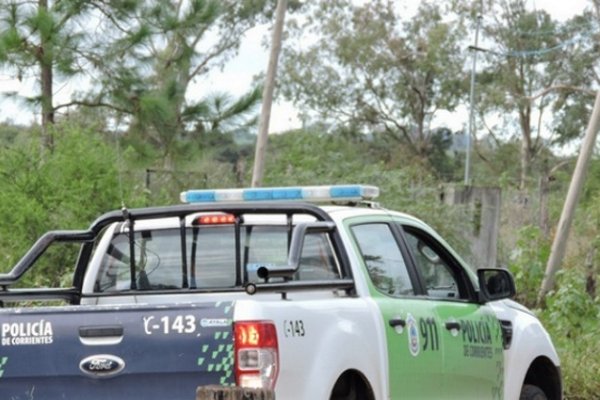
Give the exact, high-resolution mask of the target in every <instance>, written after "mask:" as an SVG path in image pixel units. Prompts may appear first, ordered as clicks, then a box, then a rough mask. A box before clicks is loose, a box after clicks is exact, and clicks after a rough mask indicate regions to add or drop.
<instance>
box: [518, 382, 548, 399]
mask: <svg viewBox="0 0 600 400" xmlns="http://www.w3.org/2000/svg"><path fill="white" fill-rule="evenodd" d="M519 400H548V397H547V396H546V393H544V391H543V390H542V389H540V388H539V387H537V386H535V385H523V388H522V389H521V396H519Z"/></svg>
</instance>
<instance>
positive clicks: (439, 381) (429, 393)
mask: <svg viewBox="0 0 600 400" xmlns="http://www.w3.org/2000/svg"><path fill="white" fill-rule="evenodd" d="M353 221H361V220H360V219H358V220H353ZM350 231H351V232H352V235H353V236H354V240H355V244H356V247H357V250H358V253H359V254H360V255H361V257H362V263H363V267H364V268H365V270H366V273H367V275H368V276H369V277H370V292H371V296H372V297H373V299H374V300H375V301H376V302H377V304H378V306H379V308H380V310H381V314H382V316H383V322H384V329H385V339H386V340H387V349H388V351H387V357H388V374H389V377H388V382H389V393H390V398H392V399H439V398H440V395H441V394H442V393H443V376H442V372H443V370H442V367H443V342H442V341H441V340H440V334H441V329H442V328H441V327H440V326H439V325H438V323H437V319H436V314H435V308H434V305H433V303H432V302H429V301H427V300H424V299H419V298H418V297H416V296H415V293H416V291H415V289H414V282H415V277H414V276H412V275H411V274H412V272H411V271H410V270H409V269H408V268H407V263H406V262H405V259H404V256H403V252H402V251H401V245H400V242H399V241H398V235H397V232H395V231H394V229H393V227H392V225H391V224H390V223H389V222H384V221H381V222H354V223H353V224H352V225H351V226H350ZM374 340H375V339H374Z"/></svg>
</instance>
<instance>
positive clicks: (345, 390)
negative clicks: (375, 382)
mask: <svg viewBox="0 0 600 400" xmlns="http://www.w3.org/2000/svg"><path fill="white" fill-rule="evenodd" d="M373 399H374V396H373V391H372V390H371V388H370V387H369V385H368V384H367V383H366V382H365V380H364V378H363V376H362V374H360V373H358V372H355V371H347V372H346V373H344V374H343V375H342V376H341V377H340V378H339V379H338V381H337V382H336V384H335V386H334V387H333V390H332V392H331V397H330V400H373Z"/></svg>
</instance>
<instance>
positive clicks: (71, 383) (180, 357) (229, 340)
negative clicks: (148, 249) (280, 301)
mask: <svg viewBox="0 0 600 400" xmlns="http://www.w3.org/2000/svg"><path fill="white" fill-rule="evenodd" d="M232 308H233V305H232V303H231V302H222V303H203V304H190V305H181V306H162V307H161V306H157V307H149V306H79V307H77V308H76V309H75V308H72V307H62V308H52V309H43V308H42V309H39V308H36V309H21V310H19V312H15V309H11V310H9V309H6V310H2V311H1V314H0V318H1V320H2V321H3V322H2V323H1V324H0V333H1V342H0V344H1V346H0V392H1V393H2V396H1V397H2V398H6V399H12V400H26V399H46V400H54V399H66V400H68V399H70V400H77V399H89V400H94V399H146V400H164V399H181V400H183V399H186V400H188V399H193V398H195V393H196V388H197V387H198V386H200V385H209V384H221V385H229V384H233V383H234V380H235V377H234V374H233V373H232V371H233V337H232V336H233V335H232V331H231V329H232V327H231V316H232V315H233V314H232V312H233V311H232Z"/></svg>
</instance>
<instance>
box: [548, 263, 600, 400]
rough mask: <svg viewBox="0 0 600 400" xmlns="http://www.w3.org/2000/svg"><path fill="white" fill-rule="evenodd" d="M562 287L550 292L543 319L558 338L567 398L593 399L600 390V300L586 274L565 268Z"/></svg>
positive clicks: (559, 274) (560, 276)
mask: <svg viewBox="0 0 600 400" xmlns="http://www.w3.org/2000/svg"><path fill="white" fill-rule="evenodd" d="M557 287H558V289H557V290H556V291H554V292H551V293H550V294H548V296H547V298H546V309H545V310H544V311H543V312H542V313H541V319H542V320H543V322H544V325H545V326H546V328H547V329H548V331H549V333H550V335H551V336H552V339H553V340H554V343H555V346H556V348H557V351H558V354H559V357H560V359H561V367H562V372H563V383H564V390H565V393H566V398H567V399H582V400H583V399H593V398H597V397H598V393H600V381H598V376H600V360H598V356H597V355H598V354H600V341H599V340H598V337H600V325H599V324H598V319H599V318H600V300H599V299H598V298H597V297H596V298H592V297H591V296H590V295H589V294H588V293H587V291H586V281H585V277H584V274H583V273H582V272H581V271H579V270H578V269H577V268H569V269H565V270H562V271H560V272H559V273H558V276H557Z"/></svg>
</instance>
